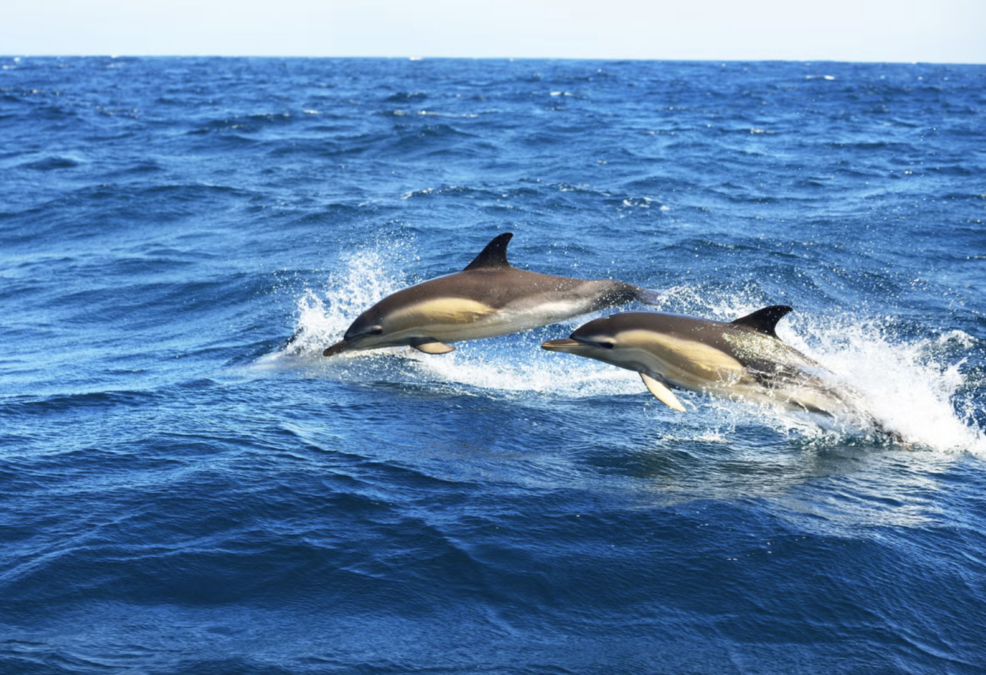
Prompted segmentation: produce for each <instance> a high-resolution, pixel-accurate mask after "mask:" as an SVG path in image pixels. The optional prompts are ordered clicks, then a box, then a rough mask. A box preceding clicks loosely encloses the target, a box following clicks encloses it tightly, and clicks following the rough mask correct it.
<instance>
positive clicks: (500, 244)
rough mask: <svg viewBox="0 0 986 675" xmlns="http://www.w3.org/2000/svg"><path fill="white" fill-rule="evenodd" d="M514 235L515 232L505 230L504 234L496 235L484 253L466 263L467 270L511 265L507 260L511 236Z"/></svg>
mask: <svg viewBox="0 0 986 675" xmlns="http://www.w3.org/2000/svg"><path fill="white" fill-rule="evenodd" d="M512 236H514V233H513V232H504V233H503V234H501V235H499V236H497V237H494V239H493V241H491V242H490V243H488V244H487V245H486V248H484V249H483V251H482V253H480V254H479V255H478V256H476V259H475V260H473V261H472V262H471V263H469V264H468V265H466V270H482V269H495V268H497V267H510V263H508V262H507V244H509V243H510V238H511V237H512Z"/></svg>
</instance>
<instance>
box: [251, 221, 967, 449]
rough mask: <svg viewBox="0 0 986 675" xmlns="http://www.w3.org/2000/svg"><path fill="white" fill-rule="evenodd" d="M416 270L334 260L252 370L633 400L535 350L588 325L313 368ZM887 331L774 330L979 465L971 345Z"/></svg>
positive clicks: (868, 437)
mask: <svg viewBox="0 0 986 675" xmlns="http://www.w3.org/2000/svg"><path fill="white" fill-rule="evenodd" d="M416 260H417V256H416V255H415V254H414V252H413V246H412V242H409V241H407V240H389V239H388V240H381V241H378V242H375V243H373V244H371V245H369V246H366V247H364V248H361V249H359V250H357V251H355V252H353V253H351V254H349V255H347V256H344V257H343V258H342V259H341V261H340V264H339V266H338V268H337V270H336V271H333V272H332V273H330V274H329V276H328V279H327V281H326V283H325V284H324V285H323V286H322V287H321V288H318V289H315V288H306V289H305V290H304V291H303V292H302V293H301V295H300V297H298V299H297V322H296V332H295V337H294V339H293V340H292V342H291V343H290V344H289V346H288V347H287V348H286V349H285V350H283V351H280V352H277V353H275V354H271V355H268V356H267V357H264V358H262V359H260V360H259V361H258V363H257V364H256V365H257V366H258V367H276V368H286V369H293V370H300V371H301V372H303V374H304V375H305V376H307V377H329V378H335V379H340V380H344V381H362V382H372V381H388V382H397V383H403V384H410V385H427V386H436V387H440V388H444V389H451V390H453V391H454V392H457V393H462V394H466V395H484V396H493V397H506V398H520V399H524V398H525V397H526V398H529V396H530V395H532V394H534V395H538V396H549V397H565V398H586V397H596V396H620V395H638V394H643V391H644V390H643V387H642V385H641V383H640V381H639V378H638V377H637V375H636V374H635V373H632V372H630V371H626V370H622V369H618V368H613V367H611V366H607V365H605V364H600V363H596V362H592V361H588V360H585V359H562V358H558V356H557V355H552V354H547V353H544V352H542V351H541V350H540V349H539V348H538V346H539V344H540V342H541V341H542V340H546V339H550V338H553V337H558V336H563V335H567V334H568V333H569V332H571V331H572V330H574V329H575V328H576V327H577V326H579V325H581V324H582V323H584V322H586V321H588V320H590V319H591V318H592V317H591V316H587V317H579V318H576V319H572V320H570V321H568V322H565V323H563V324H556V325H553V326H548V327H545V328H541V329H537V330H534V331H529V332H528V333H524V334H520V335H509V336H504V337H501V338H493V339H490V340H481V341H475V342H468V343H464V344H463V345H459V346H460V349H459V350H458V351H456V352H454V353H452V354H448V355H445V356H442V357H440V358H436V357H434V356H429V355H424V354H420V353H418V352H416V351H414V350H412V349H409V348H393V349H383V350H374V351H368V352H349V353H343V354H340V355H338V356H336V357H333V358H332V359H324V358H323V357H322V356H321V352H322V350H323V349H324V348H325V347H326V346H328V345H330V344H332V343H334V342H335V341H337V340H338V339H340V337H341V336H342V334H343V333H344V332H345V330H346V328H347V327H348V326H349V324H350V323H351V322H352V321H353V319H355V318H356V316H358V315H359V314H360V313H361V312H362V311H363V310H365V309H366V308H367V307H369V306H371V305H372V304H374V303H376V302H378V301H379V300H381V299H382V298H384V297H386V296H387V295H389V294H391V293H394V292H395V291H397V290H399V289H401V288H403V287H405V286H407V285H409V283H410V282H409V281H408V280H407V277H406V273H405V271H404V270H406V269H407V268H408V267H409V264H411V265H413V262H414V261H416ZM759 295H760V294H759V293H758V292H757V291H756V290H754V289H750V290H749V291H748V292H739V293H737V292H731V293H708V288H705V287H703V288H702V289H698V288H696V287H691V286H678V287H675V288H671V289H667V290H665V291H662V292H659V293H658V294H657V297H658V298H659V301H660V303H661V304H660V307H659V308H660V309H664V310H665V311H687V312H689V313H694V314H698V315H700V316H706V317H709V318H714V319H719V320H731V319H734V318H736V317H739V316H743V315H744V314H748V313H750V312H752V311H754V310H756V309H759V308H760V307H762V306H763V305H764V303H763V301H762V298H760V297H759ZM886 321H887V320H886V319H881V320H862V321H859V320H856V319H855V317H851V316H841V317H835V318H834V319H833V318H832V317H830V316H822V315H813V314H811V313H806V312H801V313H800V314H798V315H797V316H796V317H795V318H794V320H793V321H787V322H784V323H782V325H781V326H780V327H779V329H778V331H779V334H780V336H781V339H782V340H784V341H785V342H787V343H788V344H790V345H791V346H792V347H794V348H795V349H798V350H799V351H801V352H803V353H804V354H806V355H808V356H809V357H811V358H813V359H815V360H817V361H818V362H820V363H822V364H823V365H824V366H825V367H826V368H827V369H828V370H829V371H830V372H831V373H832V374H833V375H834V377H835V380H836V381H835V382H834V383H833V384H835V385H837V386H840V385H841V386H844V387H846V388H847V389H850V390H853V391H855V392H858V393H859V394H860V395H861V397H862V399H861V400H859V401H858V403H859V406H860V408H861V409H863V410H866V411H868V412H869V413H870V414H871V415H872V417H873V419H875V420H876V421H877V422H878V423H879V425H880V426H882V427H884V428H885V429H886V430H888V431H890V432H893V433H895V434H899V436H900V437H901V438H902V439H903V440H904V441H905V442H906V443H908V444H911V445H913V446H917V447H925V448H931V449H934V450H938V451H945V452H954V451H968V452H972V453H974V454H977V455H981V456H986V435H984V433H983V431H982V430H981V429H979V428H978V427H976V425H975V422H974V417H973V415H974V412H975V403H974V399H973V395H974V393H975V392H973V391H969V389H970V388H969V387H968V386H967V381H966V375H965V374H964V372H963V366H964V365H965V357H964V356H963V353H965V352H969V351H971V350H974V349H976V348H977V341H976V340H975V339H974V338H972V337H971V336H969V335H967V334H965V333H962V332H961V331H953V332H951V333H946V334H943V335H940V336H938V337H935V338H925V339H919V340H915V341H912V342H901V341H900V340H894V339H892V338H891V337H890V331H889V330H888V325H887V324H886ZM518 342H520V343H521V344H520V345H518ZM686 398H687V397H686ZM691 399H692V400H691V401H690V402H689V407H690V408H693V409H694V411H695V412H696V413H699V414H706V415H708V417H709V419H710V424H711V425H713V426H714V425H717V424H719V425H721V422H722V420H721V419H716V418H717V417H718V418H722V416H723V415H726V416H727V417H734V416H737V415H738V416H739V418H743V419H744V420H750V417H751V416H752V418H753V419H754V420H756V421H758V422H759V423H760V424H764V425H767V426H769V427H771V428H772V429H774V430H775V431H778V432H780V433H782V434H784V435H785V436H789V437H797V438H802V439H807V440H809V441H812V442H821V443H841V442H845V441H846V439H847V438H854V437H862V438H863V439H864V442H865V441H869V442H873V441H874V440H876V439H878V438H879V437H880V436H879V434H877V433H875V432H874V430H873V429H872V428H870V429H866V428H865V427H866V424H865V423H862V424H861V423H860V420H858V419H842V420H840V419H829V418H824V417H820V416H818V415H808V414H801V413H795V412H791V411H790V410H785V409H783V408H779V407H773V406H754V405H749V404H743V403H741V402H733V401H723V400H716V399H712V398H709V397H704V396H699V395H694V396H692V397H691ZM735 423H736V422H735V421H734V422H733V424H735ZM716 428H718V427H716ZM716 433H718V432H716Z"/></svg>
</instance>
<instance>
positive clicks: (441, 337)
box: [322, 232, 655, 356]
mask: <svg viewBox="0 0 986 675" xmlns="http://www.w3.org/2000/svg"><path fill="white" fill-rule="evenodd" d="M511 237H513V234H512V233H510V232H506V233H504V234H501V235H499V236H497V237H496V238H494V239H493V241H491V242H490V243H489V244H487V245H486V248H484V249H483V251H482V252H481V253H480V254H479V255H478V256H476V259H475V260H473V261H472V262H471V263H469V265H467V266H466V268H465V269H464V270H462V271H461V272H456V273H454V274H449V275H447V276H443V277H438V278H437V279H432V280H430V281H425V282H423V283H420V284H417V285H415V286H411V287H409V288H405V289H403V290H400V291H398V292H396V293H394V294H393V295H390V296H388V297H386V298H384V299H383V300H381V301H380V302H378V303H377V304H375V305H373V306H372V307H370V308H369V309H368V310H366V311H365V312H363V313H362V314H360V315H359V316H358V317H357V318H356V320H355V321H353V323H352V325H351V326H350V327H349V329H348V330H347V331H346V334H345V336H344V337H343V339H342V340H341V341H340V342H337V343H336V344H334V345H332V346H331V347H329V348H328V349H326V350H325V351H324V352H322V353H323V355H325V356H333V355H335V354H339V353H341V352H344V351H353V350H363V349H380V348H382V347H401V346H410V347H414V348H415V349H417V350H418V351H421V352H424V353H426V354H447V353H448V352H451V351H453V350H454V349H455V347H452V346H451V345H450V344H449V343H450V342H461V341H462V340H479V339H481V338H488V337H495V336H497V335H506V334H508V333H516V332H518V331H523V330H528V329H530V328H537V327H538V326H546V325H548V324H550V323H555V322H557V321H564V320H565V319H569V318H571V317H573V316H578V315H580V314H586V313H588V312H594V311H596V310H600V309H605V308H607V307H613V306H616V305H622V304H624V303H627V302H630V301H631V300H634V299H636V300H640V301H641V302H645V303H648V304H654V303H655V300H654V297H653V295H652V294H651V293H650V292H649V291H646V290H644V289H642V288H638V287H637V286H632V285H630V284H626V283H623V282H622V281H609V280H601V281H587V280H583V279H569V278H567V277H555V276H549V275H547V274H538V273H536V272H528V271H525V270H519V269H517V268H515V267H513V266H511V265H510V263H509V262H507V244H508V243H509V242H510V238H511Z"/></svg>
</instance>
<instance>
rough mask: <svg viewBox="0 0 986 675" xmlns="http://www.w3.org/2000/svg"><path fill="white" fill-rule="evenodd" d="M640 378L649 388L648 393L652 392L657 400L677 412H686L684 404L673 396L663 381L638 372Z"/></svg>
mask: <svg viewBox="0 0 986 675" xmlns="http://www.w3.org/2000/svg"><path fill="white" fill-rule="evenodd" d="M640 379H641V380H643V381H644V384H646V385H647V389H648V390H650V393H652V394H654V397H655V398H656V399H657V400H658V401H660V402H661V403H663V404H664V405H666V406H667V407H669V408H671V409H672V410H677V411H678V412H688V411H687V410H685V406H683V405H681V401H679V400H678V397H677V396H675V395H674V393H672V391H671V390H670V389H668V388H667V387H665V386H664V384H663V383H661V382H658V381H657V380H655V379H654V378H653V377H651V376H650V375H648V374H647V373H640Z"/></svg>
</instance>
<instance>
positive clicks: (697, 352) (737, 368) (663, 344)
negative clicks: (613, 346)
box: [617, 330, 745, 381]
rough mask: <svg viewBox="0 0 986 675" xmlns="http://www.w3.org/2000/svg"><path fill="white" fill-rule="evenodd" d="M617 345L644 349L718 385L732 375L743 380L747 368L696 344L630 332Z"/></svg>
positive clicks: (668, 337)
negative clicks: (718, 382)
mask: <svg viewBox="0 0 986 675" xmlns="http://www.w3.org/2000/svg"><path fill="white" fill-rule="evenodd" d="M617 343H618V345H619V346H620V347H629V348H637V349H641V350H643V351H645V352H648V353H650V354H652V355H654V356H655V357H656V358H657V359H659V360H660V361H662V362H663V363H664V364H666V365H668V366H671V367H673V368H676V369H678V370H681V371H682V372H685V373H689V374H692V375H693V376H698V377H700V378H702V379H705V380H713V381H715V380H719V379H721V378H723V377H724V376H727V375H730V374H732V375H734V376H737V377H741V376H742V375H743V374H744V372H745V369H744V368H743V365H742V364H741V363H740V362H739V361H737V360H736V359H734V358H733V357H732V356H730V355H729V354H726V353H725V352H723V351H722V350H720V349H716V348H715V347H710V346H709V345H706V344H702V343H701V342H696V341H694V340H683V339H681V338H676V337H671V336H670V335H662V334H660V333H655V332H653V331H649V330H629V331H624V332H622V333H619V334H618V335H617ZM662 372H663V371H662Z"/></svg>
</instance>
